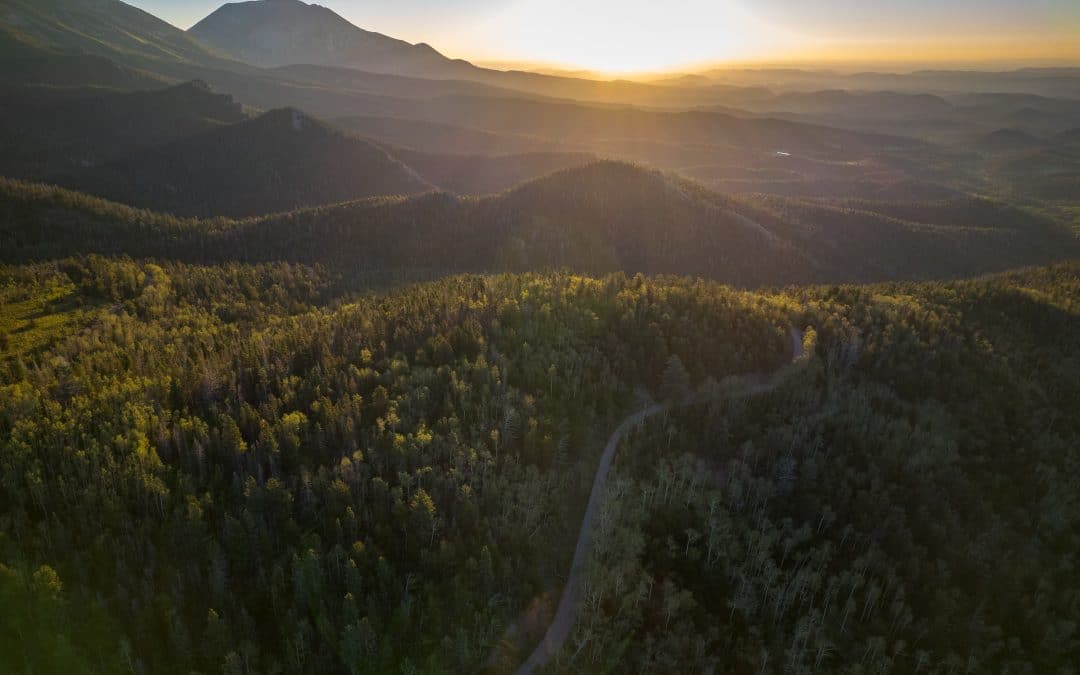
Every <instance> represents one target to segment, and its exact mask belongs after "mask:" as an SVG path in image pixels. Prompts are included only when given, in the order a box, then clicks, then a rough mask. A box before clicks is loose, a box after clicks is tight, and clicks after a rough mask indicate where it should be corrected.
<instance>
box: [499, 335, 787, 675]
mask: <svg viewBox="0 0 1080 675" xmlns="http://www.w3.org/2000/svg"><path fill="white" fill-rule="evenodd" d="M790 335H791V354H792V356H791V360H792V361H793V362H794V361H798V360H799V359H801V358H802V356H803V332H802V331H801V330H798V329H797V328H794V327H793V328H791V329H790ZM731 380H734V382H732V384H733V386H734V387H735V388H738V389H741V391H742V393H743V394H746V395H750V396H754V395H760V394H764V393H767V392H770V391H772V390H773V389H776V387H777V386H779V384H780V383H781V381H782V380H783V376H782V369H781V370H778V371H777V372H774V373H771V374H767V375H762V374H757V373H755V374H751V375H738V376H735V377H734V378H725V383H726V382H730V381H731ZM706 398H707V396H703V395H697V396H692V397H690V398H688V399H687V400H686V401H685V402H683V403H682V404H681V405H693V404H696V403H701V402H703V401H704V400H706ZM671 407H672V404H670V403H657V404H655V405H651V406H649V407H647V408H644V409H643V410H639V411H637V412H636V413H633V414H632V415H630V416H628V417H626V418H625V419H624V420H623V421H622V422H621V423H620V424H619V426H618V427H617V428H616V429H615V431H614V432H613V433H612V434H611V438H609V439H608V442H607V446H605V447H604V454H603V455H601V457H600V466H598V467H597V469H596V477H595V478H593V486H592V492H591V493H590V494H589V505H588V506H587V507H585V516H584V517H583V518H582V521H581V532H580V533H579V534H578V540H577V547H576V548H575V549H574V561H573V562H572V563H571V565H570V576H569V578H568V579H567V580H566V586H565V587H564V588H563V594H562V597H561V598H560V599H559V607H558V609H557V610H555V617H554V618H553V619H552V620H551V624H550V625H549V626H548V629H547V633H546V634H545V635H544V639H543V640H541V641H540V644H538V645H537V646H536V649H535V650H533V653H532V654H530V655H529V658H528V659H526V660H525V663H523V664H521V667H520V668H518V670H517V675H531V673H532V672H533V671H534V670H536V669H537V668H540V667H543V666H544V665H546V664H547V662H548V661H550V660H551V658H552V657H553V656H554V655H555V654H557V653H558V652H559V650H560V649H562V646H563V644H564V643H565V642H566V638H567V637H569V636H570V630H571V629H572V628H573V627H574V620H575V618H576V615H577V608H578V604H580V600H581V597H580V590H581V576H582V573H583V572H584V569H585V561H586V559H587V557H588V555H589V548H590V545H591V544H592V530H593V522H594V521H595V519H596V512H597V510H598V509H599V508H600V500H601V498H602V495H603V492H604V484H605V483H606V482H607V475H608V471H609V470H610V469H611V463H612V461H613V460H614V459H615V450H616V449H617V448H618V447H619V442H620V441H622V439H623V436H625V435H626V434H627V432H629V431H630V430H631V429H633V428H634V427H638V426H641V425H642V424H644V423H645V420H647V419H649V418H650V417H652V416H654V415H657V414H659V413H662V412H664V411H665V410H668V409H669V408H671Z"/></svg>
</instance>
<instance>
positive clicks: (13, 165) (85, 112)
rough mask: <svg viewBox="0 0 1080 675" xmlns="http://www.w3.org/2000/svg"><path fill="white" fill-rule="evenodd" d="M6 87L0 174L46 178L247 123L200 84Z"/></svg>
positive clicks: (0, 104)
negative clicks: (87, 89)
mask: <svg viewBox="0 0 1080 675" xmlns="http://www.w3.org/2000/svg"><path fill="white" fill-rule="evenodd" d="M51 92H52V90H34V89H28V88H11V89H8V90H6V91H4V92H3V100H2V101H0V174H3V175H7V176H13V177H19V178H44V177H47V176H50V175H53V174H58V173H64V172H69V171H72V170H76V169H80V168H87V167H93V166H97V165H100V164H103V163H105V162H108V161H110V160H115V159H119V158H121V157H123V156H125V155H128V154H130V153H133V152H137V151H140V150H145V149H148V148H152V147H155V146H158V145H163V144H165V143H169V142H171V141H176V140H179V139H183V138H186V137H189V136H193V135H196V134H199V133H203V132H207V131H210V130H212V129H216V128H219V127H223V126H225V125H228V124H235V123H237V122H241V121H243V120H246V119H247V115H246V114H245V113H244V110H243V109H242V107H241V106H240V104H238V103H236V102H235V101H233V99H232V97H231V96H227V95H224V94H216V93H213V92H211V91H210V89H209V88H208V87H207V86H206V85H205V84H204V83H202V82H190V83H187V84H182V85H179V86H176V87H171V88H168V89H161V90H155V91H140V92H132V93H124V94H109V95H102V94H101V93H100V92H99V93H97V94H92V93H85V94H83V95H81V96H74V95H72V94H70V93H69V92H61V93H59V94H57V93H51Z"/></svg>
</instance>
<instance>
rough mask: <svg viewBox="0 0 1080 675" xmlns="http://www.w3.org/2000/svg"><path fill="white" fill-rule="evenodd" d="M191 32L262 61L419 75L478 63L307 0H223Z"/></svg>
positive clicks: (452, 72) (451, 73) (458, 71)
mask: <svg viewBox="0 0 1080 675" xmlns="http://www.w3.org/2000/svg"><path fill="white" fill-rule="evenodd" d="M189 33H190V34H191V35H192V36H193V37H195V38H197V39H198V40H200V41H202V42H204V43H206V44H208V45H210V46H212V47H214V48H216V49H218V50H220V51H223V52H225V53H227V54H230V55H232V56H233V57H235V58H238V59H240V60H242V61H247V62H248V63H252V64H254V65H257V66H263V67H271V68H273V67H279V66H288V65H320V66H338V67H347V68H356V69H359V70H366V71H370V72H376V73H389V74H394V75H410V76H417V77H431V78H445V77H460V76H461V75H462V73H463V72H464V71H465V70H466V69H469V70H471V69H472V66H471V65H469V64H467V63H462V62H457V61H453V60H450V59H448V58H446V57H445V56H443V55H442V54H440V53H439V52H438V51H436V50H435V49H434V48H432V47H431V46H430V45H427V44H420V45H412V44H409V43H408V42H405V41H403V40H397V39H395V38H392V37H388V36H386V35H382V34H380V33H375V32H372V31H368V30H364V29H362V28H359V27H357V26H355V25H353V24H351V23H349V21H348V20H346V19H345V18H344V17H342V16H340V15H338V14H336V13H335V12H334V11H333V10H331V9H328V8H326V7H322V6H320V5H315V4H310V5H309V4H307V3H304V2H302V1H301V0H249V1H247V2H236V3H231V4H227V5H223V6H222V7H220V8H218V9H217V10H216V11H215V12H213V13H212V14H210V15H209V16H207V17H206V18H205V19H203V20H202V21H200V22H199V23H197V24H195V25H194V26H192V28H191V29H190V31H189Z"/></svg>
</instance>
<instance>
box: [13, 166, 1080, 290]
mask: <svg viewBox="0 0 1080 675" xmlns="http://www.w3.org/2000/svg"><path fill="white" fill-rule="evenodd" d="M4 185H5V186H6V187H5V190H4V196H3V200H2V204H3V211H0V213H2V214H3V221H2V223H0V234H2V237H3V239H2V242H3V249H2V255H4V256H5V258H6V259H9V260H19V259H43V258H54V257H58V256H64V255H71V254H74V253H80V252H83V253H85V252H99V253H121V252H125V253H129V254H131V255H136V256H153V257H164V258H174V259H178V260H185V261H189V262H224V261H246V262H262V261H277V260H286V261H291V262H302V263H307V264H322V265H327V266H329V267H331V268H334V269H337V270H341V271H343V272H344V273H345V274H346V275H349V276H355V277H357V278H360V277H363V276H365V275H371V276H380V277H387V276H389V277H395V276H396V277H398V278H418V277H419V278H428V277H431V276H436V275H439V274H444V273H452V272H462V271H491V270H511V271H519V270H539V269H551V268H562V267H567V268H570V269H574V270H579V271H583V272H589V273H604V272H609V271H615V270H624V271H627V272H631V273H633V272H645V273H651V274H677V275H697V276H702V277H706V278H711V279H716V280H720V281H725V282H728V283H732V284H736V285H741V286H761V285H782V284H788V283H797V282H839V281H863V280H889V279H909V278H945V277H951V276H954V275H958V274H973V273H981V272H987V271H994V270H1002V269H1006V268H1008V267H1010V266H1016V265H1025V264H1036V263H1041V262H1048V261H1054V260H1060V259H1063V258H1067V257H1069V256H1071V255H1076V254H1077V252H1078V250H1080V248H1078V245H1077V240H1076V239H1075V237H1074V236H1072V235H1071V234H1069V233H1068V232H1066V231H1064V230H1063V229H1062V228H1060V227H1058V226H1057V225H1056V224H1055V223H1054V222H1052V221H1049V220H1047V219H1045V218H1041V217H1037V216H1033V215H1031V214H1029V213H1027V212H1025V211H1019V210H1010V209H1009V208H1008V207H1004V206H1002V205H995V204H993V203H989V202H986V203H983V202H973V203H971V204H968V205H966V206H965V205H964V204H963V203H960V202H957V203H937V204H929V205H926V206H921V207H920V206H893V207H889V208H888V209H886V211H885V212H883V213H878V212H874V211H871V210H869V209H871V208H873V205H872V204H863V203H850V204H848V205H847V206H836V205H831V204H826V203H818V202H811V201H798V200H785V199H780V198H753V199H749V198H738V199H735V198H731V197H726V196H723V195H719V194H717V193H714V192H710V191H709V190H706V189H704V188H702V187H701V186H699V185H697V184H695V183H692V182H689V181H685V180H683V179H679V178H676V177H672V176H669V175H665V174H662V173H660V172H655V171H647V170H644V169H642V168H639V167H636V166H633V165H630V164H623V163H617V162H596V163H592V164H588V165H585V166H582V167H577V168H571V169H565V170H562V171H559V172H556V173H554V174H551V175H549V176H545V177H543V178H539V179H536V180H533V181H530V182H527V183H524V184H522V185H520V186H518V187H516V188H514V189H512V190H509V191H507V192H504V193H502V194H498V195H493V196H489V197H482V198H475V197H470V198H461V197H454V196H452V195H449V194H445V193H431V194H426V195H420V196H416V197H412V198H405V197H393V198H376V199H367V200H361V201H355V202H349V203H343V204H338V205H332V206H324V207H318V208H310V209H302V210H297V211H293V212H288V213H281V214H277V215H269V216H263V217H259V218H253V219H249V220H242V221H234V220H226V219H215V220H209V221H200V220H178V219H176V218H169V217H166V216H160V215H154V214H148V213H147V212H145V211H139V210H136V209H131V208H129V207H124V206H121V205H118V204H113V203H110V202H105V201H102V200H95V199H92V198H88V197H86V196H85V195H80V194H78V193H73V192H68V191H66V190H61V189H57V188H49V187H44V186H32V185H27V184H23V183H16V182H6V183H5V184H4ZM956 214H966V216H965V217H964V218H962V219H959V221H958V220H957V218H959V217H958V216H957V215H956ZM8 256H10V257H8Z"/></svg>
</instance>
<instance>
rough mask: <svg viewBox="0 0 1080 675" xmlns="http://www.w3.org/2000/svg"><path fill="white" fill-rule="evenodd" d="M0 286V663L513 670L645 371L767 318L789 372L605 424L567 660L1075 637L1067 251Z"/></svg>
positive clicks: (588, 667)
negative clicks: (772, 273)
mask: <svg viewBox="0 0 1080 675" xmlns="http://www.w3.org/2000/svg"><path fill="white" fill-rule="evenodd" d="M0 288H2V289H3V291H2V296H0V297H2V299H3V304H2V305H0V322H2V326H3V331H4V340H3V342H2V343H0V351H2V353H3V357H2V359H3V365H2V368H3V370H2V371H0V377H2V380H0V381H2V383H3V384H2V386H0V438H2V441H3V442H2V443H0V453H2V455H0V462H2V466H3V471H2V475H3V483H2V492H0V499H2V507H3V508H0V518H2V522H3V528H2V531H3V533H4V535H3V536H2V537H0V555H2V556H3V557H2V561H3V564H4V568H3V575H2V581H0V593H3V594H4V597H5V598H10V602H11V606H12V607H14V608H17V610H16V611H13V612H12V613H11V614H10V615H9V618H8V619H7V620H6V621H5V623H4V624H2V627H0V640H2V641H3V644H4V645H5V648H4V649H3V650H0V654H2V656H0V659H6V661H5V663H4V668H5V669H8V670H12V669H16V670H17V669H27V668H30V669H33V670H34V672H59V671H60V670H64V669H67V670H69V671H70V670H71V669H75V670H78V671H79V672H86V671H91V672H93V671H94V670H96V671H97V672H119V671H121V670H123V671H131V670H134V671H135V672H189V671H199V672H218V671H222V670H223V671H224V672H345V673H362V672H372V673H381V672H388V671H393V672H399V671H400V672H447V671H450V672H475V671H477V670H478V669H480V668H481V665H484V666H485V667H487V668H488V669H491V670H493V671H494V672H509V671H510V670H512V669H513V667H514V666H516V664H517V662H518V659H520V658H523V656H524V650H526V649H527V648H528V642H527V639H526V640H525V641H524V642H520V643H519V642H518V641H516V640H515V639H511V640H510V642H505V641H504V639H505V638H506V637H507V630H508V627H509V626H512V625H515V623H516V621H517V619H518V613H519V612H520V611H522V610H523V609H524V608H525V607H527V606H529V605H530V604H534V603H535V602H536V599H537V598H543V597H547V596H550V592H551V591H552V590H554V589H558V588H559V584H560V579H561V577H562V575H563V574H565V570H566V566H567V562H568V560H569V557H570V554H571V551H572V547H573V541H572V533H574V532H576V528H577V525H578V524H579V522H580V514H581V511H582V509H583V508H584V500H585V498H586V497H587V494H588V488H589V483H590V482H591V479H592V473H593V470H594V468H595V461H596V458H597V456H598V453H599V450H600V447H599V446H600V444H601V443H602V439H603V438H604V437H605V436H606V435H607V433H608V431H609V430H610V428H611V427H612V425H613V424H614V422H615V421H616V420H618V419H619V418H620V417H622V416H623V415H624V414H625V413H626V412H628V411H630V410H632V409H634V407H635V406H637V405H640V403H637V402H636V401H637V400H639V398H640V393H638V394H635V393H634V391H635V389H638V390H639V391H651V392H652V393H653V396H655V397H657V398H660V399H662V398H664V397H670V396H673V395H675V394H674V393H673V392H677V391H679V390H680V389H683V388H686V387H695V388H696V387H699V386H716V387H723V386H724V384H723V378H724V376H726V375H729V374H736V373H749V372H766V371H771V370H773V369H775V368H776V367H778V366H779V365H782V364H783V363H784V362H785V361H786V360H787V359H788V358H789V355H788V353H789V347H788V344H787V342H788V339H787V329H788V326H789V325H800V326H807V327H809V328H808V331H807V346H808V347H809V348H810V352H809V353H810V355H811V356H810V358H811V361H810V362H809V363H808V365H807V366H805V368H804V369H803V370H800V372H799V373H798V374H796V375H793V376H792V377H791V378H790V379H789V380H787V381H786V383H785V384H784V386H783V387H781V389H780V390H778V391H777V392H775V393H772V394H768V395H765V396H762V397H754V398H747V399H741V398H738V397H736V398H735V399H732V400H728V399H723V398H721V399H717V400H725V401H727V402H726V403H724V404H723V405H716V406H713V407H709V406H705V407H704V408H697V409H692V410H687V411H686V412H672V413H671V414H670V415H669V416H668V417H666V418H665V419H663V420H660V421H657V422H656V423H650V425H649V426H648V427H647V428H646V429H645V430H644V431H643V432H641V433H639V434H636V435H634V436H633V437H632V439H631V442H630V444H629V445H628V446H627V447H626V448H624V449H623V451H622V452H621V454H620V456H619V459H618V461H617V462H616V466H615V469H614V471H615V475H614V476H613V477H612V479H611V480H610V481H609V483H610V485H611V494H610V495H609V496H608V497H607V506H606V508H605V514H606V516H605V517H604V519H603V521H602V523H601V525H600V526H599V529H598V530H597V537H598V543H597V546H596V549H595V551H594V554H593V567H592V568H591V569H592V571H591V572H590V575H591V576H590V578H591V582H590V595H589V596H588V597H589V601H588V602H587V603H586V609H585V610H584V612H583V614H582V616H581V617H580V618H579V621H578V623H577V627H576V629H575V630H576V632H575V634H574V636H573V637H572V641H571V643H570V644H569V645H568V647H567V650H566V653H565V654H563V655H562V657H561V659H560V660H559V662H558V664H557V665H556V666H555V668H556V670H560V671H561V670H567V671H568V672H577V671H582V670H584V671H586V672H595V671H606V670H611V669H614V670H618V671H622V670H629V669H633V670H637V669H640V668H646V669H648V670H652V671H655V672H686V670H687V669H695V668H698V667H712V668H715V669H717V670H720V671H729V672H743V671H745V672H760V671H761V670H763V669H764V670H765V671H766V672H769V671H771V670H780V669H794V670H800V669H802V670H806V669H817V670H836V671H840V672H865V671H867V670H871V669H884V670H889V669H893V670H902V671H914V670H918V671H919V672H943V673H944V672H950V671H951V672H958V671H959V670H966V669H969V668H973V669H975V670H1010V671H1014V672H1024V671H1027V672H1048V671H1049V672H1054V671H1057V670H1060V669H1062V668H1065V667H1066V666H1067V665H1068V664H1069V663H1070V662H1071V655H1072V654H1073V653H1075V650H1076V649H1077V647H1078V642H1077V635H1076V632H1075V631H1076V628H1075V625H1074V624H1073V623H1071V622H1070V621H1068V620H1067V618H1066V617H1068V616H1071V615H1074V614H1075V609H1076V608H1077V602H1078V599H1077V596H1076V593H1075V590H1071V589H1072V585H1071V582H1069V580H1068V579H1069V577H1068V575H1069V571H1068V570H1069V569H1070V566H1071V565H1072V564H1073V563H1072V561H1073V560H1074V557H1075V555H1076V541H1075V536H1074V533H1075V531H1076V525H1077V521H1076V519H1077V516H1078V513H1077V509H1076V505H1075V499H1074V494H1075V488H1076V485H1075V476H1076V472H1075V471H1074V470H1073V469H1074V468H1075V464H1076V462H1077V458H1076V456H1075V454H1076V448H1077V447H1080V446H1078V445H1077V443H1076V440H1077V434H1078V432H1080V420H1078V419H1077V415H1076V411H1077V410H1078V409H1080V406H1078V405H1077V404H1078V402H1080V391H1078V385H1077V383H1078V382H1080V377H1077V375H1078V373H1077V368H1078V363H1077V361H1076V356H1075V354H1074V353H1072V352H1073V351H1074V348H1075V338H1076V335H1078V334H1080V333H1078V326H1077V322H1078V320H1077V308H1076V298H1077V297H1080V294H1078V293H1077V291H1078V289H1080V268H1078V267H1077V266H1076V265H1075V264H1066V265H1059V266H1055V267H1050V268H1039V269H1033V270H1028V271H1022V272H1016V273H1010V274H1006V275H1001V276H997V277H989V278H985V279H979V280H974V281H965V282H951V283H924V284H900V285H891V286H874V287H846V286H841V287H821V288H812V287H811V288H806V289H793V290H791V291H787V292H784V293H746V292H738V291H734V290H731V289H729V288H727V287H724V286H719V285H714V284H712V283H708V282H703V281H691V280H681V279H676V278H670V277H662V278H651V279H650V278H646V277H640V276H636V277H627V276H625V275H614V276H608V277H603V278H597V279H590V278H587V277H580V276H575V275H571V274H567V273H553V274H541V275H537V274H522V275H503V276H458V277H452V278H447V279H444V280H441V281H437V282H432V283H426V284H421V285H416V286H410V287H407V288H403V289H400V290H395V291H388V292H384V293H380V294H369V295H356V294H355V293H352V292H349V291H347V290H346V289H345V287H344V286H343V285H342V283H341V280H340V278H338V277H337V275H336V273H334V272H333V271H329V270H326V269H323V268H312V267H307V266H304V265H292V264H286V263H273V264H260V265H248V264H240V263H225V264H221V265H217V266H201V265H192V264H188V263H179V262H169V261H158V262H151V261H147V260H134V259H129V258H124V257H120V258H115V257H114V258H105V257H99V256H93V255H91V256H78V257H74V258H66V259H62V260H57V261H54V262H43V263H37V264H30V265H21V266H8V267H5V268H3V269H2V272H0ZM673 364H676V365H673ZM672 373H674V375H673V374H672ZM680 373H685V374H682V375H680ZM710 381H712V382H714V384H712V385H710V384H709V382H710ZM1049 589H1053V591H1052V592H1050V590H1049ZM46 626H47V627H46ZM500 645H501V646H500ZM1062 672H1065V671H1062Z"/></svg>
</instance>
